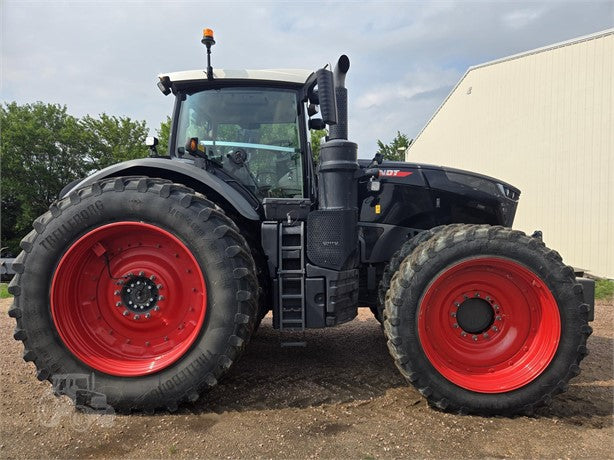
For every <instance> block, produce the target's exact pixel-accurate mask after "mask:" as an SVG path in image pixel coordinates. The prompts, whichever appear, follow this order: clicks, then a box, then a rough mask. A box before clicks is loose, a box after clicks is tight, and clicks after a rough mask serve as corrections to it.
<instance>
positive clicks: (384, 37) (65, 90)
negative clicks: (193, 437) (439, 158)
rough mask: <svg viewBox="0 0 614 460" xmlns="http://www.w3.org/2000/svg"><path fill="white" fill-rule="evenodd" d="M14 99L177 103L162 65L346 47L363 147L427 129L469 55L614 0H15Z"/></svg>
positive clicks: (308, 54) (6, 16)
mask: <svg viewBox="0 0 614 460" xmlns="http://www.w3.org/2000/svg"><path fill="white" fill-rule="evenodd" d="M0 8H1V16H2V17H1V20H2V23H1V27H2V37H1V38H2V42H1V53H2V69H1V76H0V82H1V97H2V100H3V101H17V102H19V103H26V102H34V101H44V102H53V103H60V104H65V105H66V106H67V107H68V111H69V112H70V113H72V114H74V115H77V116H81V115H84V114H86V113H89V114H91V115H93V116H96V115H98V114H100V113H103V112H106V113H108V114H112V115H123V116H129V117H131V118H134V119H140V120H146V121H147V124H148V126H149V127H150V129H151V131H152V133H153V132H155V129H156V128H157V127H158V126H159V123H160V121H162V120H164V119H165V117H166V115H167V114H170V111H171V107H172V99H171V97H164V96H162V94H161V93H160V92H159V91H158V89H157V88H156V82H157V74H158V73H161V72H168V71H175V70H186V69H194V68H203V67H204V65H205V64H204V63H205V55H204V47H203V46H202V45H201V44H200V37H201V31H202V28H203V27H210V28H212V29H214V31H215V35H216V40H217V42H218V43H217V44H216V45H215V47H214V51H213V53H214V54H213V65H214V66H215V67H219V68H275V67H282V68H283V67H285V68H290V67H298V68H307V69H314V70H315V69H316V68H318V67H321V66H322V65H323V64H326V63H328V62H334V61H335V60H336V58H337V57H338V56H339V55H340V54H342V53H346V54H348V56H349V57H350V59H351V62H352V64H351V69H350V73H349V75H348V78H347V86H348V90H349V94H350V138H351V140H354V141H356V142H358V143H359V154H360V156H361V157H371V156H372V155H373V153H374V151H375V150H376V141H377V139H381V140H383V141H385V142H388V141H390V140H391V139H392V138H393V137H394V135H395V134H396V132H397V131H401V132H403V133H406V134H407V135H409V136H410V137H414V136H415V135H416V134H417V133H418V131H419V130H420V129H421V128H422V126H424V124H425V123H426V121H427V120H428V118H429V117H430V116H431V114H432V113H433V112H434V110H435V109H436V108H437V107H438V106H439V104H440V103H441V102H442V101H443V99H444V98H445V96H446V95H447V94H448V92H449V91H450V89H451V88H452V87H453V86H454V84H455V83H456V82H457V81H458V80H459V79H460V77H461V76H462V74H463V73H464V72H465V70H466V69H467V67H469V66H471V65H476V64H479V63H482V62H485V61H490V60H493V59H498V58H501V57H504V56H508V55H511V54H515V53H518V52H522V51H526V50H529V49H533V48H538V47H541V46H545V45H549V44H552V43H555V42H559V41H563V40H567V39H571V38H574V37H578V36H581V35H586V34H590V33H593V32H597V31H600V30H604V29H607V28H610V27H613V26H614V1H608V2H587V1H577V2H571V1H562V2H560V1H532V2H522V1H514V2H484V1H477V2H476V1H474V2H453V1H431V2H419V1H411V2H410V1H395V2H386V1H380V2H349V1H346V2H316V1H301V2H281V1H277V2H247V1H243V2H231V1H227V2H203V1H201V2H183V1H173V2H171V1H166V2H157V1H149V2H136V1H123V2H114V1H107V2H94V1H88V2H85V1H84V2H67V1H63V2H57V1H45V2H37V1H10V0H9V1H7V0H4V1H3V2H2V3H1V7H0Z"/></svg>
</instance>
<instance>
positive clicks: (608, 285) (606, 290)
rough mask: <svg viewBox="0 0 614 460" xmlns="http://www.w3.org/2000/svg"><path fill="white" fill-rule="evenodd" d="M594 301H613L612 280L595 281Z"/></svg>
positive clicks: (613, 281) (613, 285)
mask: <svg viewBox="0 0 614 460" xmlns="http://www.w3.org/2000/svg"><path fill="white" fill-rule="evenodd" d="M595 299H596V300H611V299H614V280H606V279H601V280H597V281H595Z"/></svg>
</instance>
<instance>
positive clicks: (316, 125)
mask: <svg viewBox="0 0 614 460" xmlns="http://www.w3.org/2000/svg"><path fill="white" fill-rule="evenodd" d="M307 124H308V125H309V129H324V128H326V123H324V120H322V119H321V118H310V119H309V121H308V122H307Z"/></svg>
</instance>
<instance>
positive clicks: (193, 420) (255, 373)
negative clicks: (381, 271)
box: [0, 299, 614, 459]
mask: <svg viewBox="0 0 614 460" xmlns="http://www.w3.org/2000/svg"><path fill="white" fill-rule="evenodd" d="M9 304H10V300H8V299H7V300H2V301H0V307H1V308H0V310H1V312H0V328H1V331H0V346H1V350H2V353H1V357H0V371H1V375H2V390H1V397H2V399H1V410H0V436H1V437H0V457H1V458H47V457H62V458H66V457H70V458H72V457H79V458H96V457H130V458H162V457H164V458H173V457H174V458H187V457H189V458H192V457H207V458H211V457H224V458H238V457H248V458H262V457H264V458H312V457H323V458H348V457H351V458H362V459H366V458H399V457H435V458H443V457H445V458H455V457H522V458H534V457H546V458H566V457H569V458H571V457H573V458H578V457H592V458H612V457H613V456H614V429H613V398H614V390H613V385H614V372H613V362H614V351H613V348H614V347H613V344H614V331H613V330H614V327H613V326H614V315H613V312H614V305H612V303H611V302H610V303H603V302H601V303H600V304H599V305H598V307H597V310H596V321H595V322H594V323H593V328H594V331H595V332H594V333H593V335H592V336H591V338H590V340H589V348H590V355H589V356H588V357H587V358H586V359H585V360H584V361H583V363H582V374H581V375H580V376H579V377H577V378H576V379H574V380H573V381H572V384H571V385H570V388H569V391H568V392H567V393H565V394H564V395H561V396H559V397H557V398H556V399H555V401H554V403H553V405H552V406H551V407H550V408H548V409H545V410H542V411H541V412H540V413H539V414H538V415H537V416H535V417H531V418H528V417H517V418H483V417H473V416H459V415H451V414H446V413H442V412H438V411H436V410H433V409H431V408H429V407H428V406H427V405H426V403H425V401H424V400H423V398H422V397H421V396H420V394H419V393H418V392H417V391H415V390H414V389H413V388H412V387H410V386H408V385H407V384H406V383H405V382H404V380H403V379H402V378H401V376H400V375H399V373H398V372H397V370H396V368H395V367H394V365H393V364H392V361H391V359H390V358H389V356H388V351H387V349H386V344H385V340H384V337H383V334H382V331H381V330H380V327H379V325H378V323H377V322H376V321H375V320H374V319H373V318H372V317H371V313H370V312H369V311H368V310H364V309H363V311H362V312H361V314H360V315H359V318H358V319H357V320H355V321H353V322H351V323H348V324H346V325H344V326H340V327H337V328H332V329H329V330H319V331H309V332H307V333H306V334H305V339H306V340H307V343H308V345H307V347H306V348H281V347H280V336H279V333H278V332H277V331H275V330H273V329H272V327H271V324H270V320H268V321H267V320H266V319H265V322H264V323H263V325H262V326H261V328H260V330H259V331H258V332H257V333H256V335H255V336H254V337H253V339H252V342H251V343H250V346H249V348H248V351H247V353H246V354H245V355H244V356H243V358H242V359H241V360H240V362H239V363H238V364H237V366H236V367H235V368H233V370H232V371H231V373H230V375H229V376H228V377H227V378H226V379H225V380H224V381H223V382H222V384H221V385H219V386H218V387H217V388H215V389H214V390H213V391H212V392H210V393H209V394H208V395H205V396H204V397H202V398H201V399H200V400H199V401H197V403H195V404H194V405H191V406H183V407H181V408H180V410H179V411H178V412H177V413H174V414H168V413H160V414H156V415H153V416H146V415H132V416H113V415H110V416H96V415H84V414H81V413H78V412H76V411H74V409H73V408H72V405H71V404H70V403H69V402H68V400H67V399H66V398H65V397H64V398H62V399H57V398H53V397H51V396H50V385H49V384H48V383H47V382H38V381H37V380H36V378H35V375H34V366H33V364H31V363H25V362H24V361H22V359H21V355H22V346H21V344H20V343H18V342H15V341H14V340H13V338H12V332H13V327H14V321H13V320H12V319H11V318H9V317H8V315H7V314H6V311H7V310H8V307H9Z"/></svg>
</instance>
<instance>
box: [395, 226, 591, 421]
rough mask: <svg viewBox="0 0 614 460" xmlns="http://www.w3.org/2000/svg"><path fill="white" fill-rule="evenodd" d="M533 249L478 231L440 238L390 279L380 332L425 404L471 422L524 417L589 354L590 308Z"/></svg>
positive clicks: (511, 236)
mask: <svg viewBox="0 0 614 460" xmlns="http://www.w3.org/2000/svg"><path fill="white" fill-rule="evenodd" d="M582 299H583V297H582V287H581V286H580V285H579V284H578V283H576V282H575V277H574V273H573V270H572V269H571V268H570V267H566V266H565V265H563V263H562V262H561V259H560V256H559V255H558V254H557V253H556V252H555V251H551V250H549V249H547V248H546V247H545V246H544V245H543V243H541V242H540V241H538V240H536V239H534V238H529V237H527V236H526V235H524V234H523V233H521V232H518V231H513V230H511V229H507V228H503V227H489V226H484V225H470V226H463V227H459V228H456V229H452V230H448V231H442V232H439V233H438V234H436V235H434V236H433V237H431V238H430V239H428V240H427V241H425V242H423V243H422V244H420V245H418V246H417V247H416V248H415V250H414V251H413V253H412V254H411V255H410V256H409V257H407V258H406V259H405V261H404V262H403V263H402V264H401V266H400V268H399V270H398V272H397V273H396V274H395V275H394V277H393V281H392V284H391V287H390V292H389V295H388V297H387V300H386V316H387V318H386V324H385V330H386V334H387V337H388V340H389V348H390V351H391V354H392V355H393V357H394V359H395V362H396V364H397V367H398V368H399V369H400V370H401V372H402V373H403V374H404V375H405V376H406V377H407V379H408V380H409V381H411V382H412V383H413V384H414V385H415V386H416V387H417V388H418V389H419V390H420V392H421V393H422V394H423V395H425V396H426V397H427V398H428V400H429V402H431V403H432V404H434V405H436V406H437V407H440V408H442V409H448V410H453V411H459V412H471V413H479V414H508V415H509V414H515V413H522V412H527V411H532V410H533V409H534V408H535V407H537V406H539V405H542V404H546V403H548V402H549V401H550V400H551V398H552V396H554V395H555V394H557V393H560V392H561V391H563V390H564V388H565V387H566V385H567V382H568V380H569V379H570V378H571V377H573V376H574V375H577V374H578V373H579V363H580V361H581V360H582V358H583V357H584V356H585V355H586V354H587V350H586V339H587V337H588V335H589V334H590V332H591V329H590V327H589V326H588V324H587V318H588V316H587V313H588V306H587V305H585V304H583V302H582Z"/></svg>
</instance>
